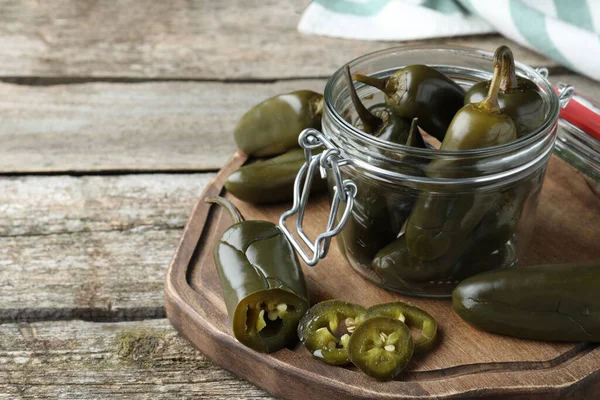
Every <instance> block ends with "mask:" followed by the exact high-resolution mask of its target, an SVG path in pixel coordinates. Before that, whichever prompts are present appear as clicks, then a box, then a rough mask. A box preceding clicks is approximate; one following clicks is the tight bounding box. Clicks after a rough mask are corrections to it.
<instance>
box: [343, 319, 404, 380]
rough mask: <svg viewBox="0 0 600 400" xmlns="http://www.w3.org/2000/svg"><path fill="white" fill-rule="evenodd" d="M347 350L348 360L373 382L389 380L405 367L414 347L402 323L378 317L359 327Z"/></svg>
mask: <svg viewBox="0 0 600 400" xmlns="http://www.w3.org/2000/svg"><path fill="white" fill-rule="evenodd" d="M348 348H349V356H350V360H351V361H352V363H353V364H354V365H356V366H357V367H358V368H359V369H360V370H361V371H363V372H364V373H365V374H367V375H369V376H371V377H373V378H375V379H379V380H390V379H393V378H394V377H395V376H396V375H398V374H399V373H400V371H402V370H403V369H404V368H405V367H406V365H407V364H408V362H409V361H410V358H411V357H412V354H413V351H414V344H413V340H412V337H411V334H410V330H409V329H408V327H407V326H406V325H405V324H404V323H403V322H402V321H400V320H398V319H392V318H389V317H381V316H380V317H373V318H369V319H367V320H366V321H364V322H363V323H361V324H360V325H358V326H357V327H356V330H355V331H354V334H353V335H352V336H351V337H350V340H349V343H348Z"/></svg>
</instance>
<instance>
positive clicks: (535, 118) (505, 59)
mask: <svg viewBox="0 0 600 400" xmlns="http://www.w3.org/2000/svg"><path fill="white" fill-rule="evenodd" d="M494 61H495V62H502V80H501V81H500V92H499V93H498V104H499V105H500V108H501V109H502V110H504V111H505V112H506V113H507V114H508V115H509V116H510V117H511V118H512V119H513V121H514V122H515V125H516V126H517V133H518V136H519V137H521V136H524V135H527V134H529V133H531V132H533V131H535V130H536V129H537V128H539V127H540V126H541V125H542V123H543V122H544V117H545V112H546V110H545V106H544V100H543V99H542V96H541V94H540V91H539V88H538V86H537V85H536V84H535V83H533V82H532V81H531V80H529V79H527V78H523V77H521V76H517V75H516V73H515V60H514V57H513V54H512V52H511V51H510V49H509V48H508V47H507V46H500V47H498V48H497V49H496V52H495V53H494ZM490 84H491V81H482V82H478V83H476V84H475V85H473V86H471V88H470V89H469V90H468V91H467V94H466V95H465V104H469V103H477V102H480V101H481V100H483V99H484V98H485V97H486V94H487V92H488V90H489V87H490Z"/></svg>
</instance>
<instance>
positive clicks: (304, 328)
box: [298, 300, 365, 365]
mask: <svg viewBox="0 0 600 400" xmlns="http://www.w3.org/2000/svg"><path fill="white" fill-rule="evenodd" d="M363 312H365V308H364V307H362V306H359V305H358V304H354V303H350V302H347V301H342V300H326V301H322V302H320V303H318V304H316V305H314V306H313V307H311V308H310V309H309V310H308V311H307V312H306V314H305V315H304V317H302V319H301V320H300V324H299V325H298V337H299V338H300V341H301V342H302V343H303V344H304V346H305V347H306V348H307V349H308V351H310V353H311V354H312V355H313V357H315V358H317V359H319V360H321V361H324V362H326V363H327V364H332V365H345V364H348V363H350V359H349V358H348V342H349V339H350V338H351V337H352V334H353V332H354V329H355V328H356V322H355V321H356V318H357V317H358V316H359V315H360V314H362V313H363Z"/></svg>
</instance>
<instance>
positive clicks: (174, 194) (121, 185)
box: [0, 174, 214, 324]
mask: <svg viewBox="0 0 600 400" xmlns="http://www.w3.org/2000/svg"><path fill="white" fill-rule="evenodd" d="M213 176H214V174H189V175H168V174H167V175H163V174H154V175H125V176H87V177H68V176H56V177H17V178H0V210H1V211H2V212H1V213H0V324H1V323H3V322H10V321H15V320H19V321H23V320H25V321H26V320H48V319H71V318H80V319H91V320H123V319H141V318H155V317H164V306H163V303H164V300H163V294H162V285H163V280H164V272H165V269H166V266H167V265H168V263H169V260H170V258H171V256H172V254H173V251H174V249H175V247H176V244H177V241H178V239H179V237H180V235H181V230H182V228H183V226H184V224H185V221H186V219H187V217H188V215H189V214H190V212H191V209H192V207H193V204H194V203H195V202H196V200H197V199H198V197H199V195H200V194H201V192H202V190H203V189H204V187H205V186H206V183H207V182H208V181H209V180H210V179H212V177H213Z"/></svg>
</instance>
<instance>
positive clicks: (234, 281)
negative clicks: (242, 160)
mask: <svg viewBox="0 0 600 400" xmlns="http://www.w3.org/2000/svg"><path fill="white" fill-rule="evenodd" d="M206 201H207V202H209V203H216V204H218V205H221V206H223V207H224V208H225V209H226V210H227V211H228V213H229V214H230V216H231V218H232V219H233V225H231V226H230V227H229V228H228V229H227V230H226V231H225V232H224V233H223V235H222V236H221V238H220V240H219V241H218V242H217V244H216V246H215V248H214V258H215V264H216V268H217V271H218V273H219V279H220V282H221V288H222V290H223V298H224V300H225V305H226V307H227V313H228V314H229V318H230V320H231V325H232V330H233V334H234V336H235V338H236V339H237V340H239V341H240V342H241V343H242V344H244V345H246V346H248V347H250V348H251V349H253V350H256V351H258V352H261V353H270V352H273V351H277V350H279V349H281V348H282V347H284V346H286V345H288V344H291V343H293V342H294V341H295V340H297V337H296V328H297V325H298V321H299V320H300V318H301V317H302V316H303V315H304V313H305V312H306V310H307V309H308V307H309V303H308V293H307V290H306V282H305V280H304V274H303V273H302V270H301V269H300V265H299V264H298V259H297V258H296V254H295V253H294V250H293V248H292V246H291V245H290V243H289V242H288V241H287V238H286V237H285V235H284V234H283V232H281V231H280V230H279V228H278V227H277V226H276V225H274V224H272V223H271V222H267V221H244V218H243V217H242V215H241V214H240V212H239V211H238V210H237V208H236V207H235V206H234V205H233V204H231V202H229V201H228V200H227V199H224V198H222V197H218V196H215V197H209V198H208V199H207V200H206Z"/></svg>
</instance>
